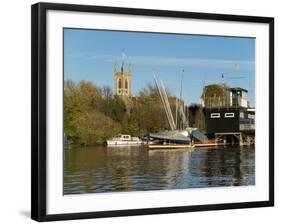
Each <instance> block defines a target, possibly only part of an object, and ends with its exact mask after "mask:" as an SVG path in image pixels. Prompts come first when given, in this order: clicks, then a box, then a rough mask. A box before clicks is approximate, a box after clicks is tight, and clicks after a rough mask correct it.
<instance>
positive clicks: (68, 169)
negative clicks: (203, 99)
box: [64, 146, 255, 194]
mask: <svg viewBox="0 0 281 224" xmlns="http://www.w3.org/2000/svg"><path fill="white" fill-rule="evenodd" d="M254 184H255V150H254V148H248V147H246V148H245V147H244V148H207V149H195V150H190V149H178V150H148V149H147V148H145V147H117V148H107V147H103V146H100V147H93V148H73V149H69V150H65V152H64V194H77V193H91V192H112V191H143V190H161V189H183V188H198V187H215V186H241V185H254Z"/></svg>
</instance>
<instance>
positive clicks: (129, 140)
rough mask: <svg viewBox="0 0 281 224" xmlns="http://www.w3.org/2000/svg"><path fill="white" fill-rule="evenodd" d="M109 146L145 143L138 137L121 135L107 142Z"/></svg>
mask: <svg viewBox="0 0 281 224" xmlns="http://www.w3.org/2000/svg"><path fill="white" fill-rule="evenodd" d="M106 143H107V145H109V146H113V145H140V144H142V143H143V141H142V140H141V139H140V138H138V137H131V135H119V136H117V137H114V138H112V139H110V140H107V141H106Z"/></svg>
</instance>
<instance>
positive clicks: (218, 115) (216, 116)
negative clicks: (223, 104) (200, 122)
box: [211, 113, 221, 118]
mask: <svg viewBox="0 0 281 224" xmlns="http://www.w3.org/2000/svg"><path fill="white" fill-rule="evenodd" d="M220 117H221V114H220V113H211V118H220Z"/></svg>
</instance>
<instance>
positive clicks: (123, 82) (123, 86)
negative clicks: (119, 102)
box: [114, 62, 132, 97]
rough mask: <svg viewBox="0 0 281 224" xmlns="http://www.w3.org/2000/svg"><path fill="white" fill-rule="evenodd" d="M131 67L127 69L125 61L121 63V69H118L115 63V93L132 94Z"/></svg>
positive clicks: (121, 94)
mask: <svg viewBox="0 0 281 224" xmlns="http://www.w3.org/2000/svg"><path fill="white" fill-rule="evenodd" d="M131 78H132V74H131V68H130V66H129V69H128V70H127V71H125V65H124V62H123V63H122V65H121V70H120V71H117V69H116V64H115V65H114V95H117V96H127V97H131V96H132V92H131V91H132V85H131Z"/></svg>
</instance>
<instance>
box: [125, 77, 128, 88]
mask: <svg viewBox="0 0 281 224" xmlns="http://www.w3.org/2000/svg"><path fill="white" fill-rule="evenodd" d="M125 89H126V90H127V89H128V80H127V79H126V82H125Z"/></svg>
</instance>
